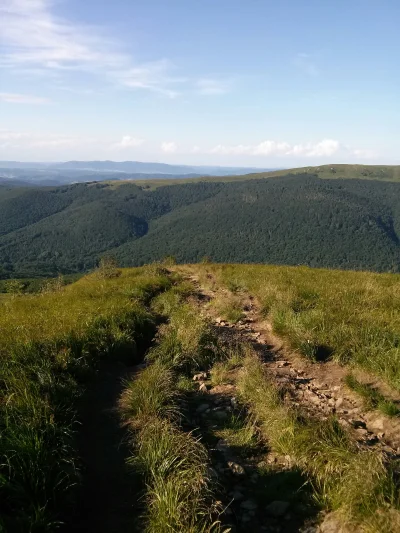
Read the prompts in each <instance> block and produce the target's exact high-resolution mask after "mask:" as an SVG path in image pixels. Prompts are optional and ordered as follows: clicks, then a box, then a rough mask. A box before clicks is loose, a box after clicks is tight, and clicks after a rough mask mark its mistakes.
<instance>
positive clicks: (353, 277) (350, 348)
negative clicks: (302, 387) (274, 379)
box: [192, 265, 400, 390]
mask: <svg viewBox="0 0 400 533" xmlns="http://www.w3.org/2000/svg"><path fill="white" fill-rule="evenodd" d="M192 268H193V269H194V271H195V272H196V273H198V274H199V275H200V277H201V279H202V280H206V281H207V274H208V275H211V276H212V277H213V278H214V279H215V282H216V283H217V284H219V285H222V286H226V287H228V286H231V285H232V284H233V285H235V286H236V287H239V288H240V289H241V290H244V291H248V292H249V293H250V294H252V295H253V296H255V297H256V298H257V300H258V301H259V304H260V307H261V309H262V310H263V312H264V314H265V316H266V317H268V318H269V319H270V321H271V322H272V325H273V328H274V330H275V332H276V333H278V334H279V335H280V336H282V337H283V338H284V339H285V340H286V342H287V343H288V344H289V346H290V347H291V348H293V349H295V350H297V351H298V352H299V353H301V354H303V355H305V356H306V357H308V358H310V359H312V360H325V359H326V358H329V357H332V358H333V359H335V360H336V361H338V362H340V363H342V364H346V363H351V364H356V365H359V366H361V367H363V368H364V369H366V370H368V371H370V372H372V373H375V374H377V375H378V376H380V377H382V378H384V379H385V380H386V381H387V382H388V383H389V384H390V385H392V386H393V387H395V388H396V389H397V390H400V336H399V331H400V314H399V313H398V309H399V306H400V276H399V275H397V274H375V273H371V272H351V271H340V270H324V269H312V268H307V267H285V266H269V265H196V266H193V267H192Z"/></svg>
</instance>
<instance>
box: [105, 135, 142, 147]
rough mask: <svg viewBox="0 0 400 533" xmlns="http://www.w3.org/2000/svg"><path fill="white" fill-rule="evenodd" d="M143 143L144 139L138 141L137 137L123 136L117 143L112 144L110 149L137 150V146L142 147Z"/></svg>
mask: <svg viewBox="0 0 400 533" xmlns="http://www.w3.org/2000/svg"><path fill="white" fill-rule="evenodd" d="M143 143H144V139H140V138H139V137H132V136H131V135H124V136H123V137H122V139H121V140H120V141H119V142H117V143H114V144H112V145H111V148H116V149H125V148H137V147H138V146H142V144H143Z"/></svg>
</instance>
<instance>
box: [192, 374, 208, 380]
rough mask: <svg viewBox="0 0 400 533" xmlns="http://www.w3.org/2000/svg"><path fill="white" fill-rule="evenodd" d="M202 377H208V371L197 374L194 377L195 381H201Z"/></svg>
mask: <svg viewBox="0 0 400 533" xmlns="http://www.w3.org/2000/svg"><path fill="white" fill-rule="evenodd" d="M202 379H207V373H206V372H201V373H200V374H195V375H194V376H193V378H192V380H193V381H201V380H202Z"/></svg>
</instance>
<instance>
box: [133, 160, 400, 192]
mask: <svg viewBox="0 0 400 533" xmlns="http://www.w3.org/2000/svg"><path fill="white" fill-rule="evenodd" d="M288 174H294V175H296V176H297V175H299V174H313V175H315V176H318V177H319V178H321V179H362V180H365V179H369V180H379V181H396V182H398V181H400V165H349V164H345V165H336V164H332V165H320V166H317V167H312V166H310V167H299V168H292V169H283V170H273V171H268V172H254V173H251V174H246V175H243V176H221V177H218V178H217V179H218V181H223V182H231V181H243V180H254V179H264V178H276V177H280V176H287V175H288ZM215 180H216V178H215V177H202V178H192V179H189V178H173V179H150V180H145V179H143V180H135V183H137V184H138V185H140V186H145V187H146V188H147V187H148V188H156V187H162V186H165V185H175V184H177V183H193V182H199V181H206V182H207V181H215Z"/></svg>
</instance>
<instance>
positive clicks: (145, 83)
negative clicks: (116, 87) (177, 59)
mask: <svg viewBox="0 0 400 533" xmlns="http://www.w3.org/2000/svg"><path fill="white" fill-rule="evenodd" d="M173 70H174V65H173V64H172V63H171V62H170V61H168V60H166V59H162V60H160V61H154V62H152V63H145V64H142V65H139V66H135V67H130V68H127V69H125V70H121V71H119V72H115V73H114V75H115V77H116V78H117V79H118V81H119V82H120V83H121V84H122V85H125V86H126V87H131V88H133V89H148V90H150V91H153V92H157V93H160V94H163V95H165V96H168V97H169V98H175V97H176V96H178V95H179V91H178V90H176V89H175V87H176V86H178V85H179V84H182V83H185V82H187V79H186V78H180V77H174V76H172V75H171V72H172V71H173Z"/></svg>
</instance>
